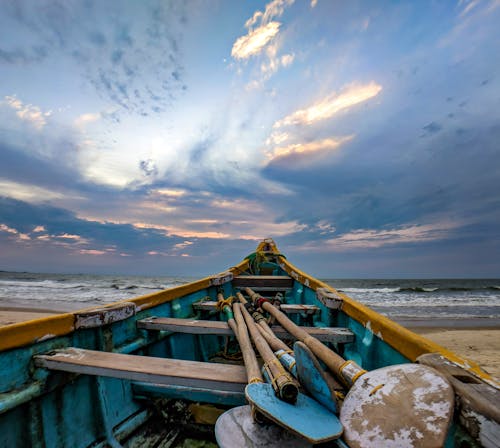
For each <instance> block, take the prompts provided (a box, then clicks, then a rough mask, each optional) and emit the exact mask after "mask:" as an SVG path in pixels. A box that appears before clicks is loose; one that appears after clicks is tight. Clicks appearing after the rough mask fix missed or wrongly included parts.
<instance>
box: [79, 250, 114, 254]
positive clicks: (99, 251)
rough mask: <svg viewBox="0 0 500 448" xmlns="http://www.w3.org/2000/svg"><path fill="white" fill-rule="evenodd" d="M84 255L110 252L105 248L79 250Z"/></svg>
mask: <svg viewBox="0 0 500 448" xmlns="http://www.w3.org/2000/svg"><path fill="white" fill-rule="evenodd" d="M78 252H79V253H80V254H82V255H105V254H106V253H108V252H107V251H105V250H98V249H80V250H79V251H78Z"/></svg>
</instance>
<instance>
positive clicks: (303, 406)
mask: <svg viewBox="0 0 500 448" xmlns="http://www.w3.org/2000/svg"><path fill="white" fill-rule="evenodd" d="M245 395H246V397H247V399H248V401H249V402H250V403H251V404H253V405H254V406H255V407H256V408H257V409H258V410H259V412H261V413H262V414H263V415H265V416H266V417H267V418H269V419H270V420H272V421H274V422H275V423H277V424H279V425H280V426H282V427H284V428H287V429H288V430H290V431H292V432H293V433H294V434H297V435H299V436H300V437H303V438H305V439H306V440H308V441H309V442H310V443H323V442H327V441H329V440H334V439H338V438H339V437H340V436H341V434H342V431H343V427H342V424H341V423H340V421H339V419H338V418H337V416H336V415H335V414H333V413H331V412H330V411H329V410H328V409H326V408H325V407H324V406H322V405H320V404H319V403H318V402H316V401H315V400H313V399H312V398H309V397H308V396H306V395H304V394H301V393H299V395H298V397H297V401H296V403H295V404H290V403H286V402H285V401H283V400H280V399H279V398H277V397H276V395H275V393H274V390H273V387H272V386H271V384H264V383H253V384H249V385H247V387H246V388H245Z"/></svg>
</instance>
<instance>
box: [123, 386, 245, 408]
mask: <svg viewBox="0 0 500 448" xmlns="http://www.w3.org/2000/svg"><path fill="white" fill-rule="evenodd" d="M132 389H133V391H134V395H135V396H136V397H164V398H180V399H185V400H190V401H199V402H201V403H212V404H218V405H220V404H222V405H227V406H241V405H243V404H245V403H246V398H245V393H244V392H234V391H227V390H216V389H201V388H194V387H186V386H173V385H171V384H151V383H143V382H133V383H132Z"/></svg>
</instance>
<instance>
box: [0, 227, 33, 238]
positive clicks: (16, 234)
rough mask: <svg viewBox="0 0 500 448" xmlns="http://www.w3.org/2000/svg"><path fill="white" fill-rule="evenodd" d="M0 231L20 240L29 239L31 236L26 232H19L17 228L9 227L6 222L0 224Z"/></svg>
mask: <svg viewBox="0 0 500 448" xmlns="http://www.w3.org/2000/svg"><path fill="white" fill-rule="evenodd" d="M0 232H4V233H8V234H10V235H12V236H14V238H15V239H17V240H20V241H30V240H31V237H30V236H29V235H27V234H26V233H22V232H19V230H17V229H14V228H13V227H9V226H8V225H6V224H0Z"/></svg>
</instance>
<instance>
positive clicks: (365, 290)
mask: <svg viewBox="0 0 500 448" xmlns="http://www.w3.org/2000/svg"><path fill="white" fill-rule="evenodd" d="M499 290H500V286H497V285H491V286H478V287H470V288H467V287H459V286H449V287H445V288H439V287H425V286H404V287H403V286H400V287H397V288H339V289H338V291H340V292H345V293H348V294H349V293H352V294H360V293H361V294H362V293H413V292H417V293H433V292H480V291H499Z"/></svg>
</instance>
